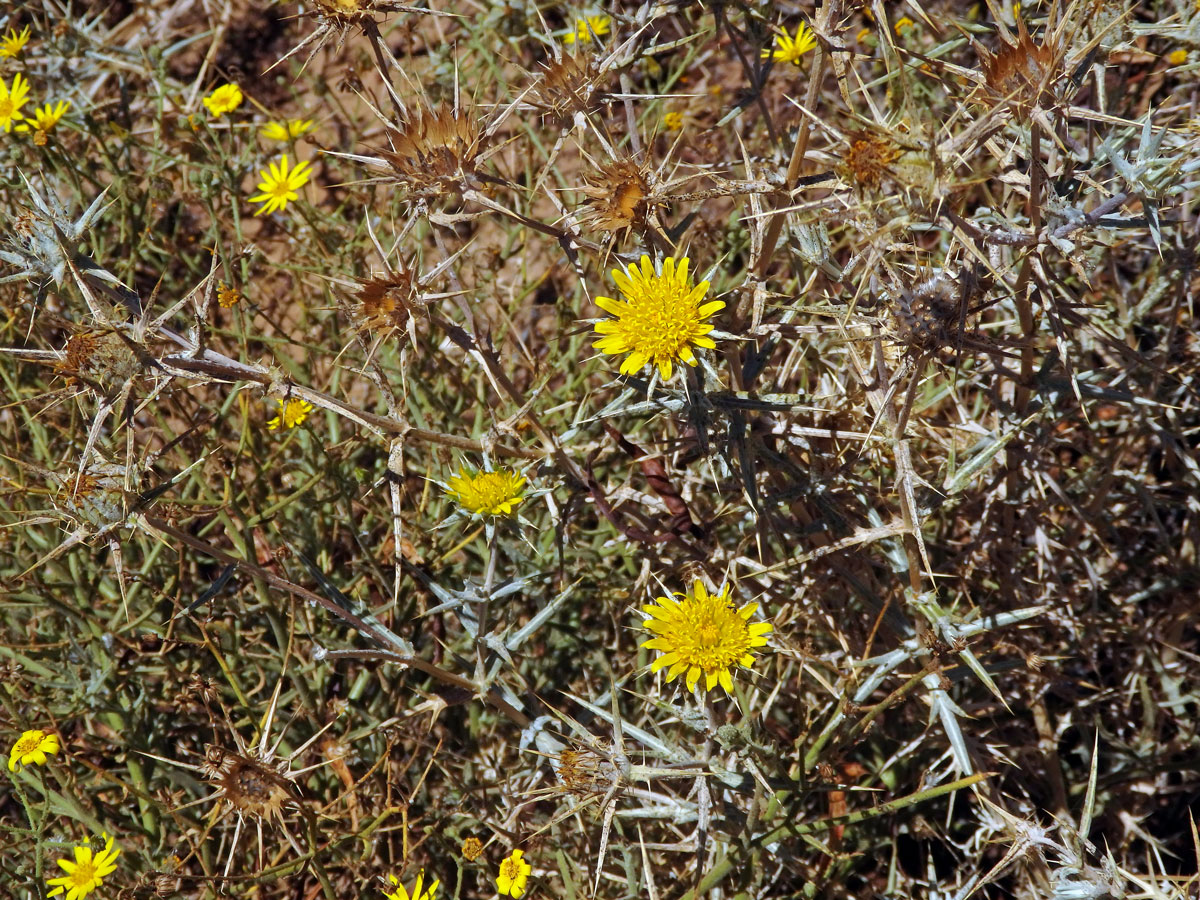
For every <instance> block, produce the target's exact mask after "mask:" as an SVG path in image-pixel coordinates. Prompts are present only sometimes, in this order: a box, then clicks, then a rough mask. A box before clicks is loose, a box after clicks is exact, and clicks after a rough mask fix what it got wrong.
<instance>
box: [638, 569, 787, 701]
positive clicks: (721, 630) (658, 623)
mask: <svg viewBox="0 0 1200 900" xmlns="http://www.w3.org/2000/svg"><path fill="white" fill-rule="evenodd" d="M730 590H731V587H730V585H726V586H725V588H724V590H722V591H721V593H720V594H715V595H713V594H709V593H708V591H707V590H706V589H705V587H704V583H703V582H701V581H700V580H698V579H697V581H696V582H695V584H694V585H693V586H692V591H691V593H688V594H678V593H677V594H676V595H675V596H676V597H679V598H681V599H680V600H673V599H671V598H670V597H659V598H658V599H657V600H655V604H656V605H655V604H652V605H649V606H643V607H642V610H643V611H644V612H645V613H646V614H647V615H648V616H650V618H649V619H647V620H646V621H645V622H643V623H642V624H643V625H644V626H645V627H646V628H647V629H648V630H649V631H652V632H653V633H654V635H655V636H654V637H653V638H651V639H650V640H648V641H645V642H644V643H643V644H642V646H643V647H646V648H647V649H650V650H657V651H659V653H660V654H661V655H660V656H659V657H658V658H657V659H655V660H654V662H652V663H651V664H650V670H651V671H653V672H657V671H659V670H660V669H664V668H665V669H667V681H668V682H671V681H674V680H675V679H676V678H677V677H678V676H679V675H680V674H682V673H686V682H687V688H688V690H689V691H692V690H695V688H696V684H697V683H698V682H699V681H700V676H701V675H703V676H704V689H705V690H706V691H711V690H712V689H713V688H714V687H716V686H717V685H718V684H719V685H720V686H721V687H723V688H724V689H725V692H726V693H733V678H732V677H731V676H730V674H729V670H730V669H731V668H734V667H736V666H744V667H746V668H749V667H750V666H751V665H752V664H753V663H754V653H753V651H752V648H754V647H763V646H766V643H767V637H766V635H767V634H768V633H769V632H771V631H772V630H773V628H772V626H771V625H769V624H768V623H766V622H755V623H753V624H751V623H750V617H751V616H753V615H754V612H755V610H757V609H758V604H757V603H747V604H746V605H745V606H743V607H742V608H741V609H734V608H733V604H732V603H730V602H729V592H730Z"/></svg>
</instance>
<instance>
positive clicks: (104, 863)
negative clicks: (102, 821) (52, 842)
mask: <svg viewBox="0 0 1200 900" xmlns="http://www.w3.org/2000/svg"><path fill="white" fill-rule="evenodd" d="M103 839H106V843H105V844H104V849H103V850H101V851H100V852H99V853H96V854H94V855H93V853H92V848H91V847H89V846H87V845H86V844H81V845H79V846H77V847H76V848H75V860H74V862H72V861H71V860H69V859H60V860H59V861H58V865H59V866H60V867H61V868H62V869H63V871H64V872H66V873H67V874H66V875H64V876H62V877H61V878H49V879H47V880H46V883H47V884H48V885H50V886H51V887H53V888H54V890H52V891H51V892H50V893H49V894H48V895H47V896H49V897H54V896H56V895H58V894H61V893H62V892H63V891H66V892H67V896H66V897H65V898H64V900H82V898H83V897H86V896H87V895H88V894H90V893H91V892H92V891H94V890H96V888H98V887H102V886H103V883H104V879H105V878H107V877H108V876H109V875H111V874H112V873H113V872H115V871H116V870H117V864H116V862H114V860H116V858H117V856H118V855H120V853H121V851H120V850H114V849H113V839H112V838H110V837H109V836H108V835H107V834H106V835H103V837H102V840H103Z"/></svg>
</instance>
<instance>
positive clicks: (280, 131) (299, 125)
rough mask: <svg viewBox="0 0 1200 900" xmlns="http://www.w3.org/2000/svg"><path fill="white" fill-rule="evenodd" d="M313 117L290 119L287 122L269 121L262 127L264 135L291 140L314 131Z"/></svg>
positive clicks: (280, 139) (279, 139) (275, 138)
mask: <svg viewBox="0 0 1200 900" xmlns="http://www.w3.org/2000/svg"><path fill="white" fill-rule="evenodd" d="M312 127H313V121H312V119H288V120H287V121H286V122H268V123H267V124H266V125H264V126H263V127H262V136H263V137H265V138H270V139H271V140H273V141H289V140H291V139H292V138H298V137H300V135H302V134H308V132H310V131H312Z"/></svg>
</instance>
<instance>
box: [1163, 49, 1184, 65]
mask: <svg viewBox="0 0 1200 900" xmlns="http://www.w3.org/2000/svg"><path fill="white" fill-rule="evenodd" d="M1187 56H1188V54H1187V51H1186V50H1172V51H1171V52H1170V53H1169V54H1167V62H1169V63H1170V64H1171V65H1173V66H1182V65H1183V64H1184V63H1185V62H1187Z"/></svg>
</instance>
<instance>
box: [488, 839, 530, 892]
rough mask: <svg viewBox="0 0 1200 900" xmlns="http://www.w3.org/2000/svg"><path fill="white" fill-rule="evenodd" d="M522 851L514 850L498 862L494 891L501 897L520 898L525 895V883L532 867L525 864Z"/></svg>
mask: <svg viewBox="0 0 1200 900" xmlns="http://www.w3.org/2000/svg"><path fill="white" fill-rule="evenodd" d="M524 855H525V851H524V850H514V851H513V852H512V853H511V854H509V855H508V856H506V857H505V858H504V859H502V860H501V861H500V874H499V875H497V876H496V890H498V891H499V892H500V896H502V897H520V896H521V895H522V894H523V893H525V883H526V882H527V881H528V880H529V873H530V872H532V871H533V866H531V865H530V864H529V863H527V862H525V860H524V859H522V858H521V857H523V856H524Z"/></svg>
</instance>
